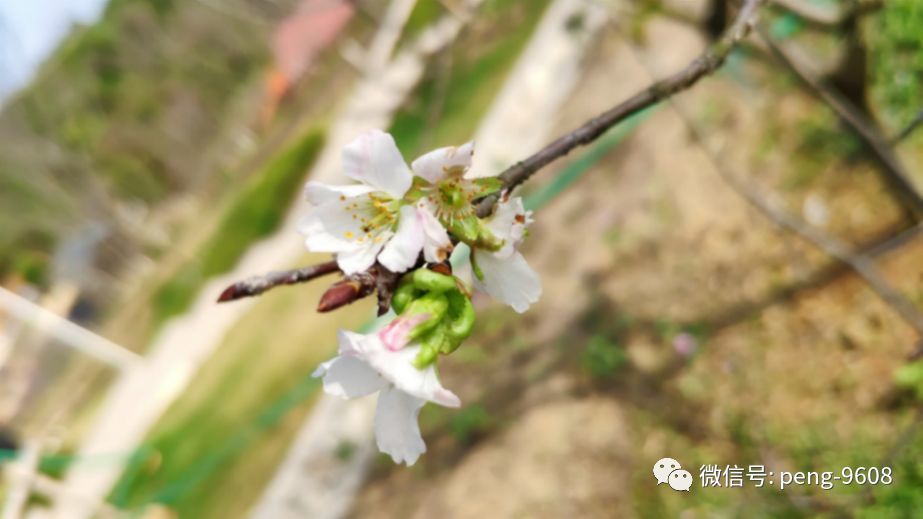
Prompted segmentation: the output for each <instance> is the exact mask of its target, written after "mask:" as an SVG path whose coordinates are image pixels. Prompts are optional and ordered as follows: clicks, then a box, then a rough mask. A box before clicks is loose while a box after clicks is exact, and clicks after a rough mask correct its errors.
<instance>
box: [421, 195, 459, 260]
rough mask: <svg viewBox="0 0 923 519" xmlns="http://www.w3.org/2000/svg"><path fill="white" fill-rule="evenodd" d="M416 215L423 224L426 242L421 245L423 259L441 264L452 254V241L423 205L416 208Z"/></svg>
mask: <svg viewBox="0 0 923 519" xmlns="http://www.w3.org/2000/svg"><path fill="white" fill-rule="evenodd" d="M417 214H418V215H419V218H420V221H421V222H422V223H423V234H424V235H425V236H426V240H425V242H424V243H423V258H424V259H426V261H428V262H430V263H441V262H443V261H445V260H446V258H448V257H449V254H450V253H451V252H452V240H450V239H449V233H447V232H446V230H445V227H443V226H442V224H441V223H439V220H438V219H437V218H436V217H435V216H434V215H433V213H432V212H431V211H430V210H429V209H427V208H426V206H425V205H419V206H417Z"/></svg>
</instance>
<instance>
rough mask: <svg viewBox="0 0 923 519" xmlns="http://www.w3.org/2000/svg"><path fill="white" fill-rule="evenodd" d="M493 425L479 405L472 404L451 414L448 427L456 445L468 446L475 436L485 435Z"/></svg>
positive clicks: (487, 414)
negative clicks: (456, 442)
mask: <svg viewBox="0 0 923 519" xmlns="http://www.w3.org/2000/svg"><path fill="white" fill-rule="evenodd" d="M493 425H494V420H493V419H492V418H491V416H490V414H489V413H488V412H487V410H486V409H484V407H483V406H482V405H480V404H472V405H469V406H466V407H464V408H462V409H460V410H459V411H458V412H456V413H453V414H452V418H451V422H450V423H449V427H450V428H451V430H452V435H453V436H455V439H456V440H457V441H458V443H461V444H469V443H471V442H472V441H473V440H474V439H475V438H476V437H477V436H480V435H483V434H485V433H486V432H487V431H489V430H490V429H491V428H492V427H493Z"/></svg>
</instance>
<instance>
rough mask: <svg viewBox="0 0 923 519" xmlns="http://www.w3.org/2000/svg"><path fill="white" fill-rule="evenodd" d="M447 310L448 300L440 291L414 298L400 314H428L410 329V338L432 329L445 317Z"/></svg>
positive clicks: (412, 338) (415, 337)
mask: <svg viewBox="0 0 923 519" xmlns="http://www.w3.org/2000/svg"><path fill="white" fill-rule="evenodd" d="M448 310H449V301H448V299H446V297H445V295H443V294H440V293H436V292H430V293H427V294H425V295H423V296H420V297H418V298H417V299H414V300H413V301H412V302H411V303H410V304H409V305H407V307H406V308H405V309H404V312H403V313H402V314H401V315H406V316H413V315H420V314H428V315H429V317H428V318H427V319H426V320H425V321H423V322H422V323H420V324H418V325H417V326H416V328H414V329H413V330H411V331H410V333H409V334H408V337H409V338H410V340H414V339H418V338H420V337H422V336H423V335H425V334H426V333H427V332H429V331H430V330H432V329H433V328H434V327H435V326H436V325H438V324H439V322H440V321H442V318H443V317H445V315H446V312H447V311H448Z"/></svg>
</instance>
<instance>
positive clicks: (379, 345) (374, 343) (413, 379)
mask: <svg viewBox="0 0 923 519" xmlns="http://www.w3.org/2000/svg"><path fill="white" fill-rule="evenodd" d="M340 337H341V339H340V341H341V342H340V348H341V350H340V351H341V352H344V351H348V352H350V353H349V354H352V355H356V356H357V357H359V358H361V359H362V360H364V361H365V362H366V363H368V364H369V366H371V367H372V369H374V370H375V371H377V372H378V374H379V375H381V376H382V377H384V378H385V379H387V380H388V382H390V383H391V384H394V385H395V386H396V387H397V388H399V389H401V390H402V391H404V392H406V393H410V394H411V395H413V396H415V397H417V398H422V399H424V400H429V401H431V402H435V403H437V404H440V405H444V406H448V407H458V406H459V405H461V402H460V400H459V399H458V397H457V396H455V394H454V393H452V392H451V391H449V390H448V389H445V388H444V387H442V384H440V383H439V377H438V376H437V375H436V368H435V367H433V366H429V367H427V368H426V369H422V370H421V369H417V368H416V367H415V366H414V365H413V364H412V363H413V360H414V359H415V358H416V357H417V354H418V353H420V350H421V347H420V345H419V344H411V345H409V346H405V347H404V348H401V349H399V350H397V351H392V350H390V349H388V347H387V346H386V345H385V343H384V341H382V340H381V337H380V336H379V334H377V333H372V334H368V335H359V334H352V335H348V336H347V335H344V334H341V336H340ZM344 340H348V341H349V344H347V345H344V343H343V341H344ZM343 348H346V350H344V349H343Z"/></svg>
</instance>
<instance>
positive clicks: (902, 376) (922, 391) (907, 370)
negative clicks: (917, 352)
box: [894, 360, 923, 401]
mask: <svg viewBox="0 0 923 519" xmlns="http://www.w3.org/2000/svg"><path fill="white" fill-rule="evenodd" d="M894 381H895V382H896V383H897V385H898V386H901V387H903V388H905V389H908V390H910V391H913V393H914V395H916V397H917V399H918V400H920V401H923V360H918V361H916V362H911V363H910V364H906V365H904V366H901V367H900V369H898V370H897V372H896V373H895V374H894Z"/></svg>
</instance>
